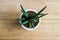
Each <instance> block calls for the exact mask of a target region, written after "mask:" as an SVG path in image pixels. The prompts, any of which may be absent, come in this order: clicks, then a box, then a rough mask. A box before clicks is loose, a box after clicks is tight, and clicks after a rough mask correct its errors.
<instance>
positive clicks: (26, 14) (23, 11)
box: [20, 4, 29, 17]
mask: <svg viewBox="0 0 60 40" xmlns="http://www.w3.org/2000/svg"><path fill="white" fill-rule="evenodd" d="M20 6H21V9H22V13H23V15H24V16H26V17H29V15H28V13H27V12H26V11H25V10H24V8H23V6H22V5H21V4H20Z"/></svg>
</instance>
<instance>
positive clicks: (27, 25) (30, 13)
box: [21, 11, 39, 28]
mask: <svg viewBox="0 0 60 40" xmlns="http://www.w3.org/2000/svg"><path fill="white" fill-rule="evenodd" d="M27 13H28V15H29V18H27V20H29V19H30V18H31V16H30V15H32V14H33V13H34V14H36V13H35V12H34V11H27ZM24 17H25V16H24V15H22V18H24ZM25 18H26V17H25ZM21 22H24V21H21ZM38 23H39V22H36V23H35V22H33V24H34V27H36V26H37V24H38ZM24 26H25V27H27V28H29V23H27V24H24Z"/></svg>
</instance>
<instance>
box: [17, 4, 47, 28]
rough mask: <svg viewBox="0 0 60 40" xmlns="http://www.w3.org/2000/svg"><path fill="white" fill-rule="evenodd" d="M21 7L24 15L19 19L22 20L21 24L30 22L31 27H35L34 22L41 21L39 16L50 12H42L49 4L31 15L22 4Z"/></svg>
mask: <svg viewBox="0 0 60 40" xmlns="http://www.w3.org/2000/svg"><path fill="white" fill-rule="evenodd" d="M20 7H21V12H22V13H23V16H24V17H21V18H19V19H18V20H19V21H21V25H25V24H28V25H29V28H34V23H36V22H39V18H41V17H43V16H45V15H47V14H48V13H46V14H44V13H42V11H43V10H44V9H45V8H46V7H47V6H45V7H44V8H42V9H41V10H40V11H39V12H38V13H32V14H31V15H29V14H28V12H26V10H25V9H24V8H23V6H22V5H20Z"/></svg>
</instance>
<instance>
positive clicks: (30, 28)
mask: <svg viewBox="0 0 60 40" xmlns="http://www.w3.org/2000/svg"><path fill="white" fill-rule="evenodd" d="M26 11H34V12H36V13H38V12H37V11H36V10H33V9H27V10H26ZM22 15H23V14H21V15H20V17H19V18H21V17H22ZM19 22H20V23H21V21H19ZM40 23H41V18H39V23H38V24H37V25H36V26H35V27H34V28H27V27H25V26H24V25H21V27H22V28H24V29H26V30H34V29H36V28H37V27H38V26H40Z"/></svg>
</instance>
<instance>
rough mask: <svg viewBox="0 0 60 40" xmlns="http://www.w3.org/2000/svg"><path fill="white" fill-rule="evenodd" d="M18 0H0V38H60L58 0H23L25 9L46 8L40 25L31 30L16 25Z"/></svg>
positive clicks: (54, 39)
mask: <svg viewBox="0 0 60 40" xmlns="http://www.w3.org/2000/svg"><path fill="white" fill-rule="evenodd" d="M20 3H21V2H20V0H0V40H60V0H32V1H31V0H23V2H22V4H23V6H24V8H25V9H34V10H37V11H39V10H40V9H42V8H43V7H44V6H45V5H47V8H46V9H45V10H44V13H48V15H47V16H45V17H42V19H41V20H42V21H41V25H40V26H39V27H38V28H37V29H36V30H33V31H27V30H24V29H23V28H22V27H20V26H18V25H17V24H18V23H19V22H18V20H17V18H18V17H19V16H20V14H21V12H20V10H21V9H20V5H19V4H20Z"/></svg>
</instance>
